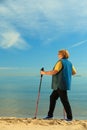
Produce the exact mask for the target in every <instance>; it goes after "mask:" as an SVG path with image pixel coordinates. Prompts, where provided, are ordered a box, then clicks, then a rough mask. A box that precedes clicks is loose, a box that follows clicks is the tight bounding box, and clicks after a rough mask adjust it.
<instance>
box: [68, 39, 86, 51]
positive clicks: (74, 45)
mask: <svg viewBox="0 0 87 130" xmlns="http://www.w3.org/2000/svg"><path fill="white" fill-rule="evenodd" d="M85 43H87V40H84V41H80V42H77V43H73V45H72V46H71V47H70V48H74V47H78V46H80V45H82V44H85ZM70 48H69V49H70Z"/></svg>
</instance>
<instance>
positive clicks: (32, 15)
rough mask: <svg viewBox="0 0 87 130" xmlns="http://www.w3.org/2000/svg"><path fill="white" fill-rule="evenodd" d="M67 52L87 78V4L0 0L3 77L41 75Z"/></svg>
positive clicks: (76, 0)
mask: <svg viewBox="0 0 87 130" xmlns="http://www.w3.org/2000/svg"><path fill="white" fill-rule="evenodd" d="M59 49H68V50H69V52H70V58H69V59H70V60H71V61H72V63H73V64H74V66H75V67H76V68H77V71H78V74H81V75H87V72H86V70H87V57H86V56H87V0H83V1H82V0H66V2H65V0H44V1H42V0H37V1H36V0H1V1H0V75H1V76H9V75H11V76H12V75H13V76H25V75H26V76H28V75H39V70H40V68H41V67H44V68H45V69H46V70H51V69H52V68H53V66H54V64H55V62H56V61H57V60H58V59H57V53H58V50H59Z"/></svg>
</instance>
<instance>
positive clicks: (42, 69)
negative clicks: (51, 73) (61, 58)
mask: <svg viewBox="0 0 87 130" xmlns="http://www.w3.org/2000/svg"><path fill="white" fill-rule="evenodd" d="M41 71H44V67H42V68H41ZM42 76H43V75H42V74H41V77H42Z"/></svg>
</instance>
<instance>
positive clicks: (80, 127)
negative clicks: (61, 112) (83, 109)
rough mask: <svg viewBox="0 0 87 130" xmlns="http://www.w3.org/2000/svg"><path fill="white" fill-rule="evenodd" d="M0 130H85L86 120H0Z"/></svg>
mask: <svg viewBox="0 0 87 130" xmlns="http://www.w3.org/2000/svg"><path fill="white" fill-rule="evenodd" d="M0 130H87V120H73V121H70V122H67V121H65V120H59V119H53V120H43V119H31V118H7V117H6V118H2V117H1V118H0Z"/></svg>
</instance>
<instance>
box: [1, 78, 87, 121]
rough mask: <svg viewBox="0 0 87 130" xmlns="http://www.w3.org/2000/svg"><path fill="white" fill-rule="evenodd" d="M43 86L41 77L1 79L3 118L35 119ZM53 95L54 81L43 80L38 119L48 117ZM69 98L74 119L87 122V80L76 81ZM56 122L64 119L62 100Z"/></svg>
mask: <svg viewBox="0 0 87 130" xmlns="http://www.w3.org/2000/svg"><path fill="white" fill-rule="evenodd" d="M39 84H40V76H25V77H23V76H17V77H15V76H12V77H11V76H8V77H5V76H3V77H0V117H25V118H28V117H29V118H32V117H34V115H35V111H36V104H37V96H38V89H39ZM51 92H52V89H51V77H50V76H43V78H42V83H41V91H40V99H39V104H38V113H37V117H38V118H43V117H45V116H46V115H47V112H48V109H49V96H50V94H51ZM68 97H69V101H70V104H71V108H72V112H73V117H74V119H87V77H76V76H75V77H74V78H72V85H71V91H68ZM54 118H58V119H59V118H63V106H62V104H61V102H60V99H58V100H57V103H56V107H55V111H54Z"/></svg>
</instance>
